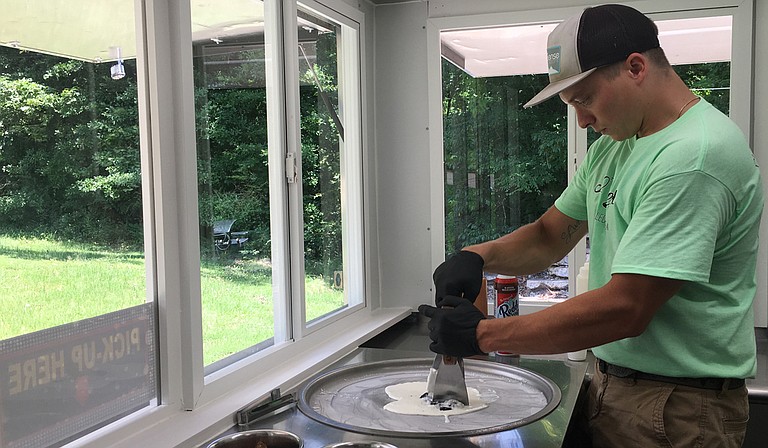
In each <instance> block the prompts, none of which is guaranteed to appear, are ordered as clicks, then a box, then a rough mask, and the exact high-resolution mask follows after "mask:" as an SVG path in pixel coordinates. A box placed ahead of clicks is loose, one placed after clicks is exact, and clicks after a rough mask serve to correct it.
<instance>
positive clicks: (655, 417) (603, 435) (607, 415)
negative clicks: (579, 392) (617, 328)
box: [586, 369, 749, 448]
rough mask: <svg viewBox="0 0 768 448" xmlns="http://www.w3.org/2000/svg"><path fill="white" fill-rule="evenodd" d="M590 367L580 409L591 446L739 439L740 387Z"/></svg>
mask: <svg viewBox="0 0 768 448" xmlns="http://www.w3.org/2000/svg"><path fill="white" fill-rule="evenodd" d="M595 370H596V372H595V376H594V377H593V378H592V382H591V384H590V386H589V393H588V398H589V399H588V403H587V409H586V413H587V415H586V417H587V419H588V427H589V431H590V433H591V438H592V446H593V447H594V448H602V447H605V448H624V447H636V448H648V447H668V448H672V447H675V448H678V447H679V448H683V447H684V448H693V447H704V448H710V447H718V448H719V447H740V446H741V444H742V442H743V441H744V435H745V433H746V429H747V420H748V419H749V401H748V397H747V388H746V386H743V387H740V388H738V389H733V390H706V389H698V388H693V387H687V386H679V385H675V384H667V383H661V382H657V381H647V380H635V379H633V378H619V377H616V376H611V375H606V374H604V373H602V372H600V371H599V369H595Z"/></svg>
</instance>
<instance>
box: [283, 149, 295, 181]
mask: <svg viewBox="0 0 768 448" xmlns="http://www.w3.org/2000/svg"><path fill="white" fill-rule="evenodd" d="M285 178H286V179H288V183H289V184H295V183H296V155H295V154H294V153H292V152H289V153H288V154H286V155H285Z"/></svg>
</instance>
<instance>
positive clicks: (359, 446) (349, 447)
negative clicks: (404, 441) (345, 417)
mask: <svg viewBox="0 0 768 448" xmlns="http://www.w3.org/2000/svg"><path fill="white" fill-rule="evenodd" d="M323 448H397V447H396V446H395V445H390V444H389V443H384V442H339V443H331V444H330V445H325V446H324V447H323Z"/></svg>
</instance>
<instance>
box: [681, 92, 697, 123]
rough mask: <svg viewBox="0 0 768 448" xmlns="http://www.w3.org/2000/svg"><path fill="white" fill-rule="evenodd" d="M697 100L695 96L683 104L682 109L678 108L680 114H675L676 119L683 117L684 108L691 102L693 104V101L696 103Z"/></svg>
mask: <svg viewBox="0 0 768 448" xmlns="http://www.w3.org/2000/svg"><path fill="white" fill-rule="evenodd" d="M698 99H699V97H698V96H695V97H693V99H691V100H690V101H688V102H687V103H685V104H683V107H681V108H680V112H678V113H677V118H680V117H682V116H683V111H684V110H685V108H686V107H688V105H689V104H691V103H692V102H694V101H696V100H698Z"/></svg>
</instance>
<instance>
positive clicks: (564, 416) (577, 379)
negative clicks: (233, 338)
mask: <svg viewBox="0 0 768 448" xmlns="http://www.w3.org/2000/svg"><path fill="white" fill-rule="evenodd" d="M756 333H757V336H758V344H757V345H758V350H757V351H758V374H757V376H756V378H753V379H749V380H747V385H748V388H749V392H750V402H751V411H752V412H751V414H752V415H751V418H750V426H749V428H748V430H747V440H746V441H745V443H744V446H745V447H753V446H754V447H757V446H763V444H764V441H765V435H766V428H768V425H766V424H765V423H766V422H768V413H767V412H766V409H768V408H767V407H766V405H767V404H768V400H767V399H766V397H768V338H766V334H767V332H766V330H765V329H758V330H757V331H756ZM428 345H429V337H428V330H427V328H426V324H425V322H424V321H423V320H422V319H421V318H419V317H418V316H417V315H413V316H411V317H409V318H406V319H405V320H403V321H402V322H400V323H398V324H396V325H395V326H393V327H392V328H390V329H389V330H387V331H385V332H384V333H382V334H381V335H379V336H377V337H375V338H373V339H371V340H370V341H368V342H367V343H365V344H363V346H362V347H360V348H359V349H357V350H356V351H355V352H353V353H351V354H350V355H348V356H347V357H345V358H343V359H341V360H340V361H338V362H337V363H335V364H334V365H333V366H331V367H329V369H327V370H330V369H334V368H337V367H341V366H345V365H352V364H356V363H368V362H376V361H386V360H392V359H403V358H423V357H425V356H434V354H433V353H431V352H430V351H429V347H428ZM479 359H482V358H479ZM488 359H492V360H494V361H497V362H502V363H505V364H511V365H515V366H518V367H521V368H524V369H529V370H531V371H534V372H537V373H540V374H542V375H544V376H546V377H548V378H550V379H551V380H553V381H554V382H555V383H556V384H557V385H558V387H559V388H560V390H561V392H562V399H561V401H560V404H559V405H558V407H557V408H556V409H555V410H554V411H553V412H552V413H551V414H549V415H548V416H546V417H545V418H543V419H541V420H539V421H537V422H535V423H532V424H529V425H527V426H523V427H520V428H516V429H514V430H509V431H504V432H499V433H494V434H486V435H481V436H473V437H463V438H444V437H441V438H431V439H430V438H424V439H414V438H392V437H379V436H376V437H374V436H369V435H366V434H361V433H354V432H349V431H344V430H341V429H337V428H334V427H332V426H328V425H324V424H321V423H318V422H316V421H314V420H312V419H311V418H309V417H307V416H305V415H304V414H302V413H301V411H299V410H298V409H297V408H295V407H293V408H289V409H287V410H285V411H283V412H281V413H279V414H277V415H275V416H272V417H269V418H266V419H263V420H260V421H258V422H256V423H254V424H252V425H250V426H248V427H240V428H238V427H233V428H231V429H230V430H229V431H227V432H225V433H224V434H220V435H219V436H217V437H216V438H218V437H221V436H223V435H225V434H230V433H234V432H238V431H244V430H249V429H281V430H285V431H289V432H292V433H295V434H297V435H298V436H300V437H301V438H303V439H304V446H305V448H321V447H323V446H325V445H326V444H329V443H337V442H351V441H372V440H376V441H380V442H388V443H391V444H393V445H395V446H398V447H400V448H403V447H408V448H420V447H459V448H461V447H504V448H507V447H562V446H564V442H565V445H569V441H568V440H567V439H566V438H565V435H566V431H567V430H568V428H569V423H570V421H571V419H572V416H573V412H574V407H575V405H576V402H577V399H578V398H579V394H580V392H582V391H583V388H584V387H586V384H587V382H588V380H589V378H590V377H591V373H592V366H593V363H592V362H591V361H593V360H594V358H593V357H592V355H591V353H590V355H589V357H588V359H587V361H584V362H574V361H569V360H568V359H567V357H566V356H565V355H551V356H537V357H528V356H523V357H519V358H511V357H498V358H494V357H489V358H488ZM299 390H300V388H298V389H297V390H294V391H284V393H285V392H292V393H297V392H298V391H299ZM572 442H573V440H571V441H570V443H571V444H572ZM207 445H208V443H206V444H204V445H201V448H204V447H206V446H207Z"/></svg>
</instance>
